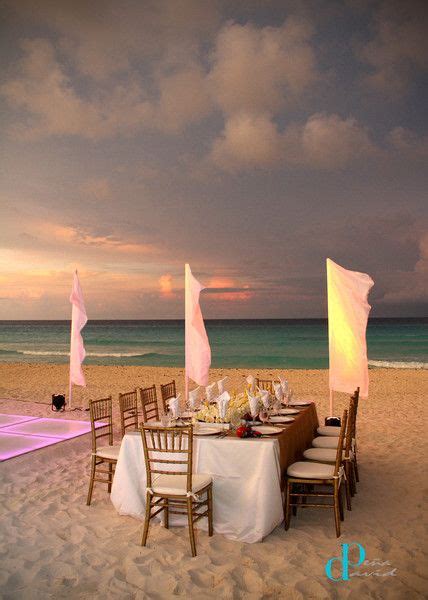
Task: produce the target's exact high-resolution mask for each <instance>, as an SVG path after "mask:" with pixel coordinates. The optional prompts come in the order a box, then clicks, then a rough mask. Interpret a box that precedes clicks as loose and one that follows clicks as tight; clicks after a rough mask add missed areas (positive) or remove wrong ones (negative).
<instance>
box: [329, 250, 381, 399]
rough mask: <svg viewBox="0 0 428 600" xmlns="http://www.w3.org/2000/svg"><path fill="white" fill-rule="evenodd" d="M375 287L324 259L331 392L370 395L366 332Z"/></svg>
mask: <svg viewBox="0 0 428 600" xmlns="http://www.w3.org/2000/svg"><path fill="white" fill-rule="evenodd" d="M373 285H374V282H373V280H372V278H371V277H370V276H369V275H367V274H366V273H358V272H357V271H348V270H347V269H344V268H343V267H341V266H340V265H338V264H336V263H335V262H333V261H332V260H330V259H329V258H327V296H328V346H329V363H330V366H329V387H330V392H332V391H333V390H335V391H337V392H347V393H349V394H352V393H353V392H355V390H356V389H357V388H358V387H359V388H360V396H362V397H363V398H367V396H368V393H369V372H368V364H367V343H366V329H367V321H368V317H369V312H370V309H371V306H370V305H369V303H368V301H367V298H368V295H369V291H370V289H371V288H372V286H373Z"/></svg>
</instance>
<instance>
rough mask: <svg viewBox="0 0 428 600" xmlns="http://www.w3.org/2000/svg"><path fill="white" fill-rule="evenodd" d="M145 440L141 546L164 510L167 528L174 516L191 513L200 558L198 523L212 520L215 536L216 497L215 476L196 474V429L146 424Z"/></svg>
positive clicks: (193, 546) (191, 530) (210, 527)
mask: <svg viewBox="0 0 428 600" xmlns="http://www.w3.org/2000/svg"><path fill="white" fill-rule="evenodd" d="M141 437H142V441H143V448H144V460H145V463H146V474H147V488H146V515H145V520H144V528H143V538H142V541H141V545H142V546H145V545H146V542H147V535H148V532H149V525H150V521H151V519H153V517H155V516H156V515H157V514H159V513H160V512H162V511H163V517H164V526H165V527H166V528H167V529H168V527H169V515H170V514H187V520H188V524H189V537H190V547H191V550H192V556H196V542H195V531H194V524H195V523H196V522H197V521H199V519H202V518H203V517H208V535H209V536H212V535H213V496H212V478H211V476H210V475H204V474H201V473H192V463H193V426H192V425H189V426H187V427H155V426H151V425H143V426H142V427H141ZM160 457H162V458H160ZM202 496H206V497H205V499H201V497H202ZM201 509H202V512H201Z"/></svg>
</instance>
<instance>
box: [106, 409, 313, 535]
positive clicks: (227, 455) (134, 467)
mask: <svg viewBox="0 0 428 600" xmlns="http://www.w3.org/2000/svg"><path fill="white" fill-rule="evenodd" d="M317 426H318V419H317V416H316V410H315V406H314V405H311V406H310V407H308V408H307V409H305V410H303V411H302V412H301V413H300V414H299V415H297V419H296V421H294V422H293V423H291V424H290V425H289V426H287V428H286V429H285V430H284V431H283V432H282V433H281V434H279V435H276V436H272V437H265V438H262V439H240V438H238V437H235V436H234V435H233V434H232V435H231V436H230V437H225V438H218V437H209V436H205V437H197V436H195V437H194V444H193V454H194V456H193V460H194V466H193V472H194V473H205V474H208V475H211V476H212V478H213V499H214V507H213V509H214V531H215V533H219V534H222V535H224V536H225V537H227V538H229V539H231V540H239V541H242V542H248V543H254V542H260V541H262V540H263V538H264V537H266V536H267V535H269V533H270V532H271V531H273V529H275V527H277V526H278V525H279V524H280V523H281V521H282V520H283V518H284V514H283V499H282V494H281V487H282V483H281V482H282V480H283V476H284V474H285V472H286V470H287V466H288V465H289V464H291V463H292V462H293V461H295V460H297V458H296V457H298V458H300V457H301V456H302V453H303V451H304V450H305V449H306V448H308V447H310V445H311V441H312V438H313V437H314V433H315V432H316V428H317ZM111 501H112V503H113V505H114V507H115V508H116V510H117V511H118V513H119V514H121V515H128V516H132V517H135V518H137V519H140V520H143V519H144V514H145V501H146V470H145V464H144V455H143V444H142V441H141V434H140V433H139V432H131V433H128V434H126V435H125V437H124V438H123V440H122V445H121V448H120V453H119V459H118V462H117V466H116V471H115V476H114V481H113V486H112V491H111ZM161 516H162V515H160V517H161ZM180 524H183V525H186V524H187V518H186V516H181V515H171V516H170V525H172V526H174V525H180ZM197 527H200V528H202V529H205V530H206V529H207V523H206V519H201V520H200V521H198V523H197Z"/></svg>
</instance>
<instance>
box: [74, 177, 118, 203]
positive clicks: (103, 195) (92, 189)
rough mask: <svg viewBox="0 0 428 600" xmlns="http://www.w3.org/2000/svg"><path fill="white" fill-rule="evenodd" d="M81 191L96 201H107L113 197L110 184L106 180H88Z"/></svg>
mask: <svg viewBox="0 0 428 600" xmlns="http://www.w3.org/2000/svg"><path fill="white" fill-rule="evenodd" d="M81 189H82V192H83V194H84V195H85V196H88V197H89V198H92V199H94V200H107V199H108V198H110V196H111V190H110V183H109V181H108V179H106V178H100V179H88V181H85V182H84V183H83V184H82V186H81Z"/></svg>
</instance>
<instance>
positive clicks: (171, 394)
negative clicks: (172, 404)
mask: <svg viewBox="0 0 428 600" xmlns="http://www.w3.org/2000/svg"><path fill="white" fill-rule="evenodd" d="M160 388H161V397H162V408H163V412H164V414H165V415H166V413H167V412H168V400H169V399H170V398H176V397H177V390H176V387H175V379H173V380H172V381H171V382H170V383H164V384H161V386H160Z"/></svg>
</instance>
